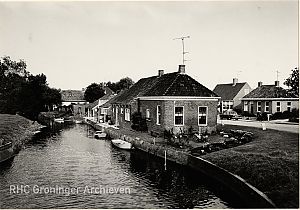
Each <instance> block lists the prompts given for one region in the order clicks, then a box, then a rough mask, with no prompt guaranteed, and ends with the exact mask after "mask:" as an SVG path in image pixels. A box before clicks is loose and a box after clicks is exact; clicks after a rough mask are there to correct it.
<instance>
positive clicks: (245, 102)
mask: <svg viewBox="0 0 300 210" xmlns="http://www.w3.org/2000/svg"><path fill="white" fill-rule="evenodd" d="M248 104H249V102H248V101H244V111H245V112H248Z"/></svg>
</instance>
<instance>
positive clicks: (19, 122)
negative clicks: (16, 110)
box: [0, 114, 42, 160]
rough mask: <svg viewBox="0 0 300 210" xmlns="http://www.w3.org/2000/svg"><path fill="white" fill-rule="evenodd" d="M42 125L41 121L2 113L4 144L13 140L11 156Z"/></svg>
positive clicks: (1, 130)
mask: <svg viewBox="0 0 300 210" xmlns="http://www.w3.org/2000/svg"><path fill="white" fill-rule="evenodd" d="M41 127H42V126H41V125H40V124H39V123H37V122H33V121H31V120H28V119H26V118H24V117H22V116H20V115H9V114H0V140H1V142H2V144H5V143H7V142H12V152H11V154H10V155H11V156H13V155H14V154H16V153H17V152H18V151H19V150H20V148H22V145H24V144H25V143H26V142H27V141H28V140H30V139H31V138H32V136H33V135H34V133H35V132H36V131H38V130H40V129H41ZM0 160H1V156H0Z"/></svg>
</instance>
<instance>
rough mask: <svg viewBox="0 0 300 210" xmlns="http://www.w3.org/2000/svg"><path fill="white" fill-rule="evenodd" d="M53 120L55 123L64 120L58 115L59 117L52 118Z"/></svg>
mask: <svg viewBox="0 0 300 210" xmlns="http://www.w3.org/2000/svg"><path fill="white" fill-rule="evenodd" d="M54 122H57V123H63V122H64V118H62V117H60V118H55V119H54Z"/></svg>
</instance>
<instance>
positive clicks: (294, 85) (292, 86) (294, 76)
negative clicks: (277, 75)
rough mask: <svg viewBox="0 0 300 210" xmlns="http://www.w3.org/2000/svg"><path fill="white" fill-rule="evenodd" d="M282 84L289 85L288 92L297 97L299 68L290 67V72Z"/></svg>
mask: <svg viewBox="0 0 300 210" xmlns="http://www.w3.org/2000/svg"><path fill="white" fill-rule="evenodd" d="M284 84H285V85H286V86H288V87H289V92H290V93H292V94H294V95H295V96H297V97H298V96H299V69H298V68H297V67H296V68H294V69H292V73H291V74H290V76H289V78H287V79H286V80H285V82H284Z"/></svg>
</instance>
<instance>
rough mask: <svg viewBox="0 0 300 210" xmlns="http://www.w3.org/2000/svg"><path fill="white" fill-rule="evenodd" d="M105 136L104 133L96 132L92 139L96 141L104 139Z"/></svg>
mask: <svg viewBox="0 0 300 210" xmlns="http://www.w3.org/2000/svg"><path fill="white" fill-rule="evenodd" d="M106 136H107V134H106V133H105V132H102V131H96V132H95V134H94V137H95V138H96V139H104V138H106Z"/></svg>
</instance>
